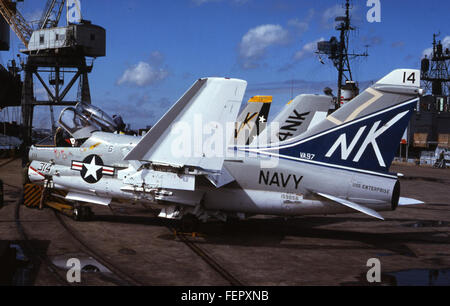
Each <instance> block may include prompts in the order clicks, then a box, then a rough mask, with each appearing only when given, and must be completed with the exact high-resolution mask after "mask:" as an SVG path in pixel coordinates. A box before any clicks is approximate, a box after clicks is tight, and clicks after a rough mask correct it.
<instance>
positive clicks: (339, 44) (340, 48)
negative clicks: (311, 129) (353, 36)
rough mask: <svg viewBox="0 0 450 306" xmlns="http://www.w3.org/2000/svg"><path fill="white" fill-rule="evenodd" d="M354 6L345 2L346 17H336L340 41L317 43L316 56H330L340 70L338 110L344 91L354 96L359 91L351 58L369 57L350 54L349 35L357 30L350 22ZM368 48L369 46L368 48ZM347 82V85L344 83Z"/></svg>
mask: <svg viewBox="0 0 450 306" xmlns="http://www.w3.org/2000/svg"><path fill="white" fill-rule="evenodd" d="M352 7H353V6H352V5H351V4H350V1H349V0H346V1H345V4H344V8H345V16H338V17H336V19H335V21H337V22H339V24H338V25H337V26H336V30H337V31H339V33H340V34H339V40H338V39H337V38H336V37H334V36H333V37H331V38H330V40H329V41H321V42H318V43H317V51H316V54H319V59H320V60H321V57H320V55H326V56H328V59H330V60H331V61H332V62H333V65H334V66H335V67H336V69H337V70H338V96H337V100H336V103H335V108H336V109H338V108H339V107H340V106H341V104H342V103H343V100H344V99H343V95H342V91H343V89H347V90H351V91H352V96H356V95H357V94H358V92H359V89H358V88H357V86H356V83H355V82H353V76H352V70H351V67H350V58H355V57H360V56H368V53H367V51H366V52H364V53H361V54H356V53H349V52H348V46H349V33H350V31H353V30H355V28H354V27H353V26H352V25H351V20H350V9H351V8H352ZM366 48H367V46H366ZM344 80H345V83H344Z"/></svg>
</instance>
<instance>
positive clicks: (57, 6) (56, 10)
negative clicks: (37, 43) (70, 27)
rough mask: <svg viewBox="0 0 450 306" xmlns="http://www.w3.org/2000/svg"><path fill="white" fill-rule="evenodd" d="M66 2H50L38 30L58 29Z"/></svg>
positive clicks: (63, 0) (58, 0) (50, 0)
mask: <svg viewBox="0 0 450 306" xmlns="http://www.w3.org/2000/svg"><path fill="white" fill-rule="evenodd" d="M65 2H66V0H48V1H47V4H46V6H45V10H44V13H43V14H42V17H41V20H40V21H39V25H38V28H39V29H47V28H55V27H57V26H58V23H59V20H60V19H61V13H62V10H63V8H64V4H65Z"/></svg>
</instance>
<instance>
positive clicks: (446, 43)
mask: <svg viewBox="0 0 450 306" xmlns="http://www.w3.org/2000/svg"><path fill="white" fill-rule="evenodd" d="M438 41H439V40H438ZM441 42H442V47H443V48H444V52H445V49H447V48H448V49H450V36H449V35H447V36H445V37H444V39H442V40H441ZM432 52H433V47H430V48H427V49H425V50H423V52H422V57H425V55H426V56H427V57H428V58H429V57H430V56H431V53H432Z"/></svg>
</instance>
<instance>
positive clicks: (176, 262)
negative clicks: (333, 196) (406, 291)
mask: <svg viewBox="0 0 450 306" xmlns="http://www.w3.org/2000/svg"><path fill="white" fill-rule="evenodd" d="M1 164H2V161H0V165H1ZM19 170H20V163H19V162H14V163H11V164H8V165H6V166H4V167H2V168H0V179H1V180H3V181H4V182H5V183H7V185H5V198H6V202H5V206H4V207H3V208H2V209H0V236H1V237H2V238H1V240H2V241H15V240H18V239H20V236H19V235H18V233H17V229H16V226H15V223H14V203H15V201H16V200H17V198H18V197H19V196H20V189H17V188H20V185H21V183H20V171H19ZM391 170H392V171H393V172H401V173H403V174H404V177H403V178H402V179H401V188H402V192H401V193H402V196H405V197H411V198H416V199H419V200H422V201H425V202H426V203H427V204H426V205H417V206H410V207H401V208H399V209H397V210H396V211H394V212H382V215H383V216H384V217H385V218H386V221H379V220H376V219H373V218H370V217H368V216H365V215H362V214H359V213H356V214H347V215H337V216H308V217H299V218H292V219H287V220H285V219H283V218H278V217H255V218H251V219H249V220H246V221H240V222H237V223H234V224H222V223H218V222H217V223H216V222H214V223H208V224H205V225H202V226H201V228H200V232H201V233H202V236H201V237H197V238H193V240H194V241H195V242H196V243H197V245H199V246H200V247H201V248H202V249H204V250H205V251H206V252H207V253H208V254H209V255H210V256H212V257H213V258H214V259H215V260H216V261H217V262H218V263H219V264H221V265H222V266H223V267H224V268H225V269H226V270H228V272H230V273H231V274H232V275H233V276H234V277H235V278H237V279H238V280H240V281H241V282H242V283H243V284H244V285H250V286H260V285H371V284H369V283H368V282H367V279H366V273H367V271H368V270H369V269H370V267H368V266H367V261H368V260H369V259H370V258H377V259H379V260H380V262H381V271H382V284H385V285H396V284H397V285H405V284H406V285H407V284H420V285H427V284H434V285H442V284H443V285H450V270H449V268H450V213H449V212H450V197H449V192H450V188H449V186H450V169H447V170H440V169H433V168H422V167H418V166H407V165H394V166H393V167H392V169H391ZM93 210H94V212H95V214H96V216H95V218H94V220H93V221H91V222H75V221H72V220H68V219H67V221H68V223H69V225H71V226H73V227H74V228H75V229H76V231H77V232H79V233H80V234H81V235H82V237H84V239H85V240H86V242H87V243H88V244H90V245H92V246H93V247H95V249H96V250H98V251H99V252H101V253H102V254H104V255H105V256H106V257H107V258H108V260H109V261H111V262H113V263H114V264H115V265H117V266H119V267H121V269H122V270H125V271H127V272H128V273H129V274H132V275H134V276H135V277H136V278H138V279H139V280H140V281H141V282H142V283H144V284H148V285H228V283H227V281H226V280H224V279H223V278H222V277H221V276H220V275H219V274H217V272H215V271H214V270H213V269H212V268H211V267H210V266H208V265H207V264H206V263H205V262H204V261H203V260H202V259H201V258H200V257H198V256H197V255H196V254H195V253H193V252H192V250H190V249H189V248H188V247H187V246H186V245H185V244H184V243H182V242H181V241H179V240H178V239H176V238H175V236H174V235H173V233H172V232H171V231H170V230H169V229H168V227H167V226H168V225H171V223H170V221H165V220H161V219H158V218H155V217H154V215H153V213H152V212H150V211H149V210H147V209H145V208H144V207H142V206H139V205H129V204H120V203H115V204H113V210H114V214H113V213H112V212H111V211H110V210H109V209H108V208H105V207H100V206H95V207H93ZM20 212H21V219H22V220H23V224H24V227H25V229H26V231H27V232H28V233H30V237H31V239H32V240H33V241H34V243H35V244H36V245H38V246H39V250H40V251H41V252H42V254H46V255H47V256H49V257H50V258H51V259H53V260H54V262H55V263H58V264H60V265H61V262H62V263H63V262H64V261H66V260H67V259H68V258H71V257H81V258H85V257H86V254H85V253H84V252H83V248H82V247H80V245H78V244H77V243H76V241H74V240H73V239H71V237H70V235H68V234H67V233H66V232H65V230H64V228H63V227H62V226H61V225H60V224H59V223H58V221H57V219H56V218H55V215H54V214H53V212H52V211H51V210H49V209H45V210H43V211H39V210H35V209H28V208H25V207H22V208H21V210H20ZM41 270H42V271H41ZM61 271H63V272H64V270H62V269H61ZM32 284H35V285H51V284H55V279H54V277H53V276H52V275H51V274H50V273H49V272H48V271H46V269H42V268H41V269H40V270H39V273H38V274H37V275H36V277H35V278H33V279H32ZM82 284H85V285H120V282H119V281H117V280H116V279H114V278H113V277H110V276H108V273H83V274H82Z"/></svg>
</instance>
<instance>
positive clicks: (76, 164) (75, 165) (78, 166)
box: [72, 161, 83, 171]
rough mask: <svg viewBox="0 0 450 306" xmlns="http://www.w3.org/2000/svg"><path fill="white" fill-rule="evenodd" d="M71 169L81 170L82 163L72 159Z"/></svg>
mask: <svg viewBox="0 0 450 306" xmlns="http://www.w3.org/2000/svg"><path fill="white" fill-rule="evenodd" d="M72 170H78V171H81V170H83V163H81V162H76V161H72Z"/></svg>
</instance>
